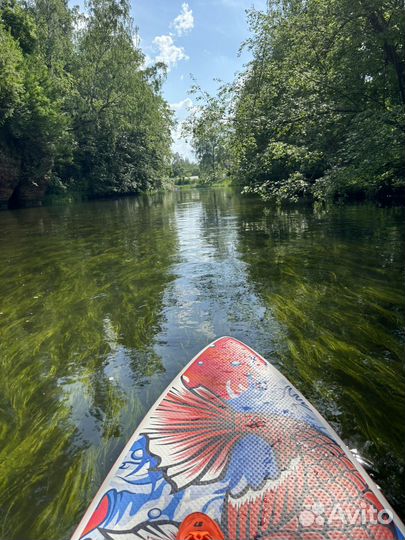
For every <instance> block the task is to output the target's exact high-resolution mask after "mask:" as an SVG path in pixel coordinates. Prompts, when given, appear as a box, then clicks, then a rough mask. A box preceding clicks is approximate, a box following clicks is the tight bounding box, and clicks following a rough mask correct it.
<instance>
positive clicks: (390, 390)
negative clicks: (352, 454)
mask: <svg viewBox="0 0 405 540" xmlns="http://www.w3.org/2000/svg"><path fill="white" fill-rule="evenodd" d="M404 217H405V214H404V210H403V209H399V208H391V209H383V208H376V207H374V206H349V207H335V208H332V209H329V210H328V211H325V210H318V211H317V210H313V209H310V208H305V209H290V210H281V209H274V208H271V207H269V206H266V205H265V204H264V203H263V202H261V201H259V200H257V199H253V198H248V197H242V196H240V195H238V194H237V193H236V192H235V191H233V190H231V189H229V188H228V189H226V188H221V189H211V190H208V189H206V190H196V189H190V190H181V191H177V192H170V193H165V194H156V195H152V196H142V197H138V198H124V199H119V200H108V201H97V202H87V203H82V204H74V205H69V206H53V207H45V208H36V209H27V210H16V211H7V212H3V213H1V214H0V231H1V233H0V234H1V237H0V299H1V305H0V359H1V364H0V370H1V371H0V515H1V519H0V539H1V540H6V539H7V540H22V539H24V540H44V539H47V540H48V539H50V540H62V539H65V538H68V537H69V533H71V532H72V530H73V529H74V526H75V524H76V523H77V522H78V520H79V519H80V517H81V515H82V513H83V511H84V510H85V508H86V507H87V505H88V504H89V502H90V501H91V499H92V497H93V495H94V494H95V492H96V491H97V489H98V486H99V484H100V483H101V481H102V480H103V478H104V476H105V475H106V473H107V471H108V470H109V468H110V467H111V465H112V463H113V462H114V460H115V459H116V457H117V456H118V454H119V452H120V450H121V449H122V448H123V446H124V444H125V442H126V440H127V439H128V438H129V436H130V434H131V433H132V432H133V430H134V429H135V427H136V426H137V424H138V422H139V421H140V420H141V419H142V417H143V416H144V414H145V413H146V412H147V410H148V409H149V407H150V406H151V405H152V404H153V403H154V401H155V400H156V398H157V397H158V396H159V394H160V393H161V392H162V391H163V389H164V388H165V387H166V386H167V385H168V384H169V382H170V381H171V380H172V379H173V377H174V376H175V375H176V374H177V373H178V371H179V370H180V369H181V368H182V367H183V366H184V365H185V364H186V363H187V362H188V361H189V360H190V359H191V358H192V356H194V355H195V354H196V353H197V352H198V351H199V350H200V349H201V348H202V347H204V346H205V345H206V344H207V343H208V342H210V341H211V340H213V339H215V338H216V337H219V336H222V335H231V336H234V337H236V338H238V339H241V340H243V341H245V342H246V343H247V344H249V345H250V346H252V347H253V348H254V349H256V350H257V351H258V352H260V353H261V354H263V355H264V356H265V357H266V358H268V359H269V360H270V361H272V362H273V363H274V364H275V365H276V366H277V367H278V368H279V369H280V370H281V371H282V372H283V373H284V374H285V375H286V376H287V377H288V378H289V379H290V380H291V381H292V382H293V383H294V384H295V385H296V386H297V387H298V388H299V389H300V390H301V391H302V392H303V393H304V394H305V395H306V397H307V398H308V399H310V400H311V401H312V403H313V404H314V405H315V406H316V407H317V408H318V409H319V410H320V412H321V413H322V414H324V415H325V416H326V418H327V419H328V420H329V421H330V423H331V424H332V426H333V427H334V428H335V429H336V430H337V432H338V433H339V434H340V435H341V437H342V438H343V439H344V440H345V442H346V443H347V444H348V445H349V446H350V447H351V448H353V447H355V448H357V449H358V450H359V451H360V453H362V454H363V455H364V456H365V457H367V458H369V459H371V460H372V461H373V462H374V464H375V477H376V479H377V481H378V483H379V484H380V485H381V487H382V488H383V490H384V493H385V494H386V496H387V497H388V499H389V500H390V501H391V503H392V504H393V505H394V507H395V508H396V509H397V511H398V512H399V513H400V514H401V515H402V516H404V512H403V509H404V508H405V495H404V492H405V489H404V485H403V480H402V479H403V476H404V474H403V472H404V456H403V449H404V441H405V422H404V418H403V410H404V395H405V389H404V386H405V385H404V373H403V345H404V341H405V336H404V318H405V305H404V302H405V300H404V290H403V284H404V268H403V261H404V237H405V226H404Z"/></svg>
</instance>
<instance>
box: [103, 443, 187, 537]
mask: <svg viewBox="0 0 405 540" xmlns="http://www.w3.org/2000/svg"><path fill="white" fill-rule="evenodd" d="M157 465H158V460H157V458H156V457H154V456H152V455H151V454H150V453H149V451H148V449H147V439H146V437H144V436H141V437H140V438H139V439H137V441H135V443H134V444H133V446H132V447H131V450H130V455H129V459H126V460H125V461H124V462H123V463H122V465H121V466H120V467H119V469H118V471H117V476H116V478H117V480H118V481H123V482H124V483H125V484H130V486H131V487H129V486H128V489H125V484H124V485H123V487H124V489H119V490H117V489H111V490H109V491H108V492H107V496H108V503H109V504H108V514H107V517H106V519H105V520H104V523H103V526H104V527H108V525H109V524H111V523H117V522H119V521H120V519H121V518H122V516H124V515H125V514H127V515H128V516H130V517H132V516H134V515H135V514H137V513H138V512H139V511H140V510H141V509H142V507H143V506H145V504H147V503H150V502H151V501H159V500H160V499H162V500H166V505H167V506H166V508H164V509H159V508H157V507H156V508H153V509H151V510H149V513H148V515H149V517H150V518H154V519H156V518H158V517H160V516H161V515H162V514H164V515H165V516H166V517H167V518H168V519H174V514H175V511H176V509H177V506H178V504H179V502H180V500H181V498H182V497H183V495H184V493H177V494H173V495H172V496H170V497H169V498H166V499H165V498H164V497H162V495H163V490H164V489H165V488H166V487H168V488H170V484H169V483H168V482H167V481H166V479H165V478H164V476H163V473H162V471H161V470H159V469H157ZM137 486H138V488H139V489H136V488H137ZM129 489H131V491H129ZM167 503H168V504H167Z"/></svg>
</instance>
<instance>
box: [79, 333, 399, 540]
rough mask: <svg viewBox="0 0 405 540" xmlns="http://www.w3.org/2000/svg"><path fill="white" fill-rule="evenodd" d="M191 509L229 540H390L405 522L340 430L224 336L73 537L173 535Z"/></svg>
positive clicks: (179, 382)
mask: <svg viewBox="0 0 405 540" xmlns="http://www.w3.org/2000/svg"><path fill="white" fill-rule="evenodd" d="M191 512H204V513H206V514H208V515H210V516H211V517H212V518H214V519H216V520H217V521H218V523H220V524H221V528H222V529H223V531H224V533H225V536H226V538H227V539H229V540H248V539H249V540H253V539H255V540H259V539H260V540H295V539H302V540H323V539H325V540H348V539H356V540H357V539H376V540H389V539H394V538H405V535H404V532H405V529H404V526H403V524H402V523H401V522H400V520H399V518H398V517H397V516H396V515H395V514H394V512H393V510H392V508H391V507H390V506H389V504H388V502H387V501H386V500H385V498H384V497H383V496H382V495H381V493H380V492H379V490H378V488H377V486H376V485H375V484H374V482H373V481H372V479H371V478H370V477H369V476H368V475H367V473H366V472H365V471H364V470H363V468H362V467H361V466H360V465H359V463H357V461H356V460H355V458H354V457H353V456H352V455H351V453H350V451H349V450H348V449H347V448H346V447H345V445H344V443H343V442H342V441H341V440H340V439H339V437H338V436H337V434H336V433H335V432H334V431H333V430H332V428H331V427H330V426H329V425H328V424H327V423H326V421H325V420H324V419H323V418H322V417H321V416H320V414H319V413H318V412H317V411H316V410H315V409H314V408H313V407H312V406H311V405H310V403H309V402H308V401H306V399H305V398H304V397H303V396H302V395H301V394H300V393H299V392H298V391H297V390H296V389H295V388H294V387H293V386H292V385H291V383H290V382H289V381H288V380H287V379H286V378H285V377H284V376H283V375H281V373H280V372H279V371H278V370H277V369H276V368H274V367H273V366H272V365H271V364H269V363H268V362H267V361H266V360H264V358H262V357H261V356H260V355H259V354H257V353H256V352H255V351H253V350H252V349H251V348H250V347H248V346H246V345H244V344H243V343H241V342H240V341H237V340H235V339H233V338H229V337H224V338H220V339H218V340H217V341H215V342H214V343H212V344H211V345H209V346H208V347H206V348H205V349H204V350H203V351H202V352H201V353H199V354H198V355H197V356H196V357H195V358H194V359H193V360H192V361H191V362H190V363H189V364H188V366H186V368H185V369H184V370H183V371H182V372H181V373H180V374H179V375H178V376H177V377H176V379H175V380H174V381H173V383H172V384H171V385H170V386H169V388H168V389H167V390H166V391H165V392H164V393H163V395H162V396H161V397H160V399H159V400H158V401H157V402H156V404H155V406H154V407H153V408H152V409H151V411H150V412H149V413H148V415H147V416H146V417H145V419H144V420H143V422H142V423H141V425H140V426H139V427H138V429H137V430H136V432H135V433H134V435H133V437H132V438H131V440H130V441H129V443H128V445H127V446H126V448H125V449H124V451H123V452H122V454H121V456H120V458H119V459H118V461H117V462H116V464H115V465H114V467H113V468H112V470H111V472H110V474H109V475H108V476H107V478H106V480H105V481H104V483H103V485H102V486H101V488H100V490H99V492H98V493H97V495H96V497H95V499H94V501H93V502H92V504H91V505H90V507H89V509H88V511H87V512H86V514H85V516H84V517H83V519H82V521H81V523H80V524H79V526H78V528H77V530H76V532H75V533H74V534H73V536H72V540H80V539H81V540H106V539H107V540H147V539H148V540H158V539H162V540H163V539H164V540H174V539H175V538H176V534H177V530H178V525H179V523H181V521H182V520H183V519H184V518H185V517H186V516H187V515H188V514H190V513H191Z"/></svg>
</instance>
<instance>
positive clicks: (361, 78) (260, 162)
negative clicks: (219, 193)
mask: <svg viewBox="0 0 405 540" xmlns="http://www.w3.org/2000/svg"><path fill="white" fill-rule="evenodd" d="M249 24H250V28H251V32H252V36H251V38H250V39H248V40H247V42H246V43H245V44H244V47H246V48H247V49H249V50H250V53H251V55H252V57H253V58H252V60H251V62H250V63H249V64H248V65H247V67H246V69H245V71H244V72H243V73H242V74H241V75H240V76H239V77H238V78H237V79H236V81H235V82H234V83H233V85H232V86H231V87H230V88H229V89H228V91H229V92H231V93H232V95H233V97H232V100H231V102H230V104H228V105H226V103H225V108H226V110H225V112H224V113H223V116H222V122H224V119H225V118H228V122H227V123H228V124H229V123H230V124H231V127H230V128H228V130H227V136H228V138H229V142H228V144H227V147H228V148H229V155H228V159H229V160H230V164H231V173H232V176H234V177H235V178H236V179H237V180H239V182H240V183H241V184H242V185H243V186H245V189H246V190H247V191H255V192H258V193H260V194H261V195H262V196H264V197H265V198H272V199H276V200H278V201H281V200H297V199H298V198H302V197H305V198H313V199H315V200H345V199H350V198H355V199H361V198H365V197H375V198H383V199H387V198H391V199H392V198H395V197H398V196H399V195H400V193H401V190H402V192H403V189H404V188H405V181H404V161H403V157H402V152H401V148H402V147H403V143H404V130H403V122H402V118H403V113H404V103H405V92H404V73H405V63H404V61H403V42H402V35H403V33H404V29H405V12H404V10H403V6H402V2H398V1H397V0H384V1H383V2H381V1H377V0H355V1H353V0H343V1H342V0H309V1H306V0H291V1H286V0H272V1H271V2H269V3H268V9H267V11H266V12H259V11H255V10H251V11H250V13H249ZM219 101H220V102H221V95H220V96H219ZM222 103H224V100H223V99H222ZM202 118H203V117H202ZM229 119H230V120H229ZM208 124H209V122H208ZM217 125H218V122H217ZM197 135H198V134H197ZM197 140H198V136H197Z"/></svg>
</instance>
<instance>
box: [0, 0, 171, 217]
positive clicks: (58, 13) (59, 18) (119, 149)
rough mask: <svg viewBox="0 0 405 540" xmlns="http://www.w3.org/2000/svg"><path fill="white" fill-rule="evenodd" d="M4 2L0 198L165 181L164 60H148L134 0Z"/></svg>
mask: <svg viewBox="0 0 405 540" xmlns="http://www.w3.org/2000/svg"><path fill="white" fill-rule="evenodd" d="M86 6H87V9H86V13H85V14H83V13H80V12H79V10H78V9H77V8H76V9H70V8H69V6H68V2H67V1H65V0H27V1H24V0H0V205H1V206H3V207H4V206H7V205H8V206H23V205H28V204H35V203H37V202H39V201H41V200H42V199H43V197H44V195H45V194H46V193H63V192H65V191H68V192H78V193H85V194H86V195H89V196H93V197H94V196H103V195H110V194H114V193H136V192H138V191H140V190H144V189H147V188H150V187H156V186H159V184H160V182H161V179H162V176H164V174H165V173H166V172H168V167H170V160H171V152H170V144H171V137H170V130H171V126H172V113H171V111H170V109H169V106H168V104H167V103H166V102H165V100H164V99H163V98H162V96H161V92H160V90H161V86H162V82H163V78H164V76H165V67H164V65H162V64H156V65H154V66H152V67H145V66H144V60H145V59H144V55H143V54H142V52H141V51H140V48H139V43H138V41H139V40H138V38H137V32H136V29H135V28H134V27H133V23H132V20H131V17H130V14H129V10H130V6H129V2H128V0H90V2H88V4H86Z"/></svg>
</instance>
